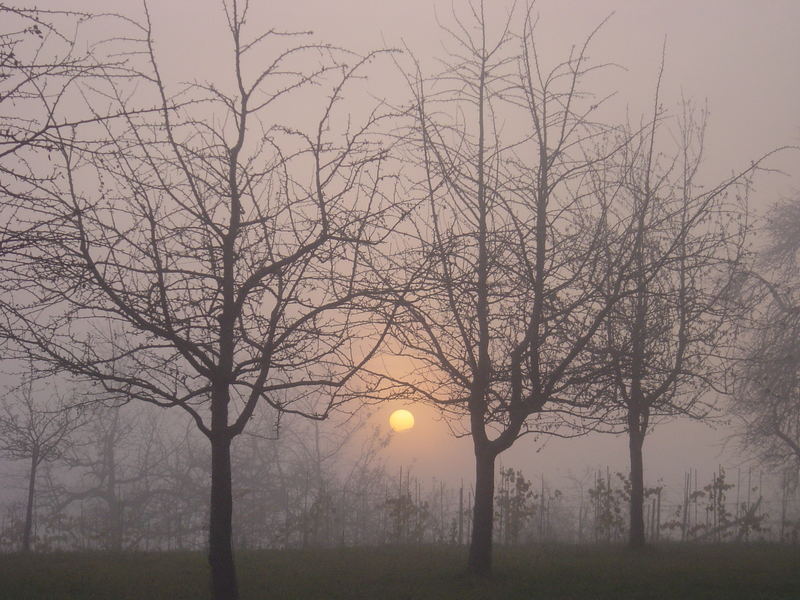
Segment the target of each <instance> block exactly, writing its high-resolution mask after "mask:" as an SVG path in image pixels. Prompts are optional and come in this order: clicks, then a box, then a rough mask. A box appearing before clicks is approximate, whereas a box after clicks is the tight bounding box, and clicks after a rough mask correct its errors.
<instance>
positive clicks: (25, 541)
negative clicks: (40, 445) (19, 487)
mask: <svg viewBox="0 0 800 600" xmlns="http://www.w3.org/2000/svg"><path fill="white" fill-rule="evenodd" d="M38 466H39V453H38V452H36V451H34V452H33V453H32V455H31V470H30V475H29V477H28V504H27V507H26V508H25V530H24V531H23V532H22V551H23V552H30V550H31V532H32V531H33V498H34V494H35V493H36V468H37V467H38Z"/></svg>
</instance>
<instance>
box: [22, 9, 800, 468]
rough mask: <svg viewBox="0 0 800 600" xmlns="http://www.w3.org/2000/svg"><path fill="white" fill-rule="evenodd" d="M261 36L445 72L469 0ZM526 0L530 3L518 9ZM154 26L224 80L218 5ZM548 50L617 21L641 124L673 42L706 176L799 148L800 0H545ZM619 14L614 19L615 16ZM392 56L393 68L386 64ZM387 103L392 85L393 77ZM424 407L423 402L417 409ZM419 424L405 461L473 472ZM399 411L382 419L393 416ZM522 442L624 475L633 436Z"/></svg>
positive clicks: (669, 440)
mask: <svg viewBox="0 0 800 600" xmlns="http://www.w3.org/2000/svg"><path fill="white" fill-rule="evenodd" d="M22 4H23V5H28V6H33V5H34V4H35V5H37V6H39V7H40V8H56V7H58V8H67V7H69V8H76V9H89V10H103V11H111V10H115V7H116V9H118V10H124V11H126V12H127V13H128V14H138V15H141V14H142V13H141V9H140V8H139V6H140V5H138V4H137V3H136V2H133V1H130V0H125V1H124V2H123V1H121V0H103V1H102V2H101V1H99V0H98V1H94V2H88V1H87V2H83V1H79V0H58V1H56V0H47V1H43V0H36V2H24V3H22ZM251 4H252V8H253V15H252V18H251V21H250V24H251V26H252V27H253V30H255V29H262V28H263V29H268V28H273V27H274V28H276V29H287V30H314V31H315V32H316V33H317V34H318V38H319V39H321V40H325V41H330V42H332V43H336V44H341V45H344V46H347V47H350V48H353V49H356V50H361V51H364V50H368V49H372V48H377V47H381V46H395V47H400V46H402V45H403V44H404V43H405V44H407V45H408V46H409V47H410V48H411V49H413V50H414V52H415V53H416V54H417V55H418V56H419V57H420V59H421V60H422V62H423V66H427V67H428V68H430V70H434V69H435V66H436V65H435V61H434V60H433V58H432V57H433V56H435V55H441V44H440V41H439V39H440V31H439V29H438V26H437V23H436V15H438V17H439V19H441V20H442V21H443V22H447V21H448V15H449V13H450V11H451V10H452V8H451V7H454V8H455V10H456V11H461V12H463V9H464V7H465V5H466V4H465V2H463V1H461V0H452V2H451V1H449V0H448V1H438V0H404V1H402V2H397V1H385V0H253V1H252V2H251ZM520 4H521V3H520ZM486 5H487V13H488V14H489V15H490V18H494V17H496V22H497V23H499V22H500V20H501V19H502V18H503V17H504V15H505V13H506V11H507V6H509V3H508V2H505V1H502V0H501V1H497V0H491V1H489V0H487V2H486ZM150 11H151V15H152V19H153V21H154V23H155V25H156V35H157V40H158V46H157V50H158V55H159V59H160V60H161V61H162V62H163V66H164V68H165V70H166V73H167V76H168V77H170V78H176V79H184V80H193V79H206V78H215V77H218V76H221V77H223V78H224V77H225V76H226V69H227V64H228V63H227V62H226V61H227V59H228V57H229V54H227V51H228V45H227V43H228V42H227V39H226V38H225V33H226V32H225V30H224V26H225V25H224V18H223V13H222V10H221V7H220V3H219V2H217V1H216V0H169V1H166V0H162V1H160V2H156V1H152V2H151V3H150ZM536 11H538V12H539V13H540V15H541V20H540V22H539V25H538V32H539V37H538V44H539V50H540V53H541V54H542V55H543V56H544V57H545V59H546V60H549V61H558V60H561V59H563V58H564V57H565V55H566V53H567V52H568V50H569V47H570V45H571V44H579V43H581V42H582V40H583V39H584V38H585V36H586V35H587V34H588V33H590V32H591V31H592V30H593V29H594V28H595V27H596V26H597V25H598V24H599V23H601V22H602V21H603V20H604V19H605V18H606V17H608V16H609V15H611V18H610V19H609V20H608V22H607V23H606V24H605V26H604V27H603V28H602V30H601V31H600V33H599V35H598V37H597V39H596V42H595V43H594V45H593V50H592V51H591V55H592V57H593V58H594V60H596V61H597V62H613V63H616V64H618V65H620V66H621V67H624V69H617V70H611V71H608V73H609V75H608V77H609V80H608V81H607V82H604V83H607V85H608V86H609V88H614V89H616V90H618V96H617V97H616V99H615V101H614V102H615V104H614V106H615V107H616V108H615V110H616V111H617V112H618V114H619V116H620V118H624V114H625V111H626V110H627V111H628V114H630V115H631V116H632V117H633V118H634V120H638V115H640V114H641V113H642V112H646V111H647V110H648V107H649V104H650V102H651V97H652V93H653V89H654V85H655V79H656V74H657V71H658V66H659V62H660V58H661V49H662V44H663V42H664V39H665V37H666V45H667V55H666V68H665V75H664V77H665V79H664V82H665V83H664V86H663V90H664V91H663V94H662V98H663V103H664V104H665V106H667V107H670V106H674V105H675V103H676V102H677V101H678V100H679V99H680V98H681V95H683V96H685V97H690V98H694V99H695V100H697V101H698V102H703V101H705V100H707V101H708V103H709V106H710V110H711V120H710V127H709V130H708V132H707V147H706V152H705V157H706V163H705V170H704V177H705V178H706V181H709V182H710V181H713V180H716V179H718V178H720V177H724V176H725V175H727V174H729V173H730V172H731V171H733V170H737V169H740V168H743V167H745V166H747V165H748V164H749V163H750V161H751V160H752V159H755V158H757V157H759V156H760V155H762V154H763V153H765V152H767V151H769V150H771V149H773V148H776V147H778V146H782V145H789V144H798V145H800V66H798V65H800V43H798V31H800V2H798V1H797V0H758V1H757V0H750V1H743V0H669V1H664V0H542V1H540V2H538V3H537V4H536ZM612 13H613V14H612ZM389 64H390V63H388V62H387V70H388V67H389ZM385 77H386V83H385V85H386V90H384V91H385V93H386V94H387V95H389V94H391V93H393V91H394V90H395V89H401V88H400V87H397V88H393V86H394V85H398V86H399V82H398V83H392V82H393V81H394V80H393V79H392V76H391V74H390V73H388V71H387V73H386V74H385ZM799 158H800V155H798V154H796V153H795V154H794V155H792V154H788V153H787V154H785V155H783V156H782V157H779V158H778V159H777V160H775V161H774V162H773V163H771V166H772V167H774V168H777V169H781V170H783V171H785V172H786V173H787V175H786V176H782V177H781V176H765V177H762V178H760V179H759V180H758V181H757V182H756V190H755V191H754V194H753V198H752V199H753V206H754V207H756V208H763V207H766V206H769V205H770V204H771V203H772V202H774V201H776V200H778V199H779V198H780V197H781V196H782V195H783V196H785V195H789V194H790V193H792V191H793V190H796V189H800V164H798V163H800V160H798V159H799ZM412 408H413V407H412ZM414 410H415V412H416V413H417V428H416V429H415V430H414V431H412V432H409V433H406V434H404V435H402V436H398V438H397V440H396V442H395V444H394V445H393V448H394V453H395V456H396V460H397V461H398V462H405V461H414V460H415V461H416V466H415V469H417V471H418V472H419V474H420V475H422V476H425V477H428V476H432V475H437V474H438V475H439V476H444V475H445V474H448V475H450V476H451V477H454V478H455V477H460V476H462V475H463V476H465V477H468V476H469V475H470V473H471V466H470V465H471V462H470V459H471V446H470V444H469V442H468V441H467V440H453V439H451V438H450V437H449V433H448V431H447V428H446V427H445V426H444V425H443V424H441V423H438V422H435V421H433V420H432V419H431V417H432V415H433V414H434V413H433V411H432V410H431V409H428V408H416V409H414ZM389 412H390V411H389V407H387V408H385V409H381V410H380V411H379V412H378V415H377V418H379V419H386V418H388V413H389ZM725 435H726V431H724V430H723V431H710V430H709V429H708V428H706V427H705V426H701V425H697V424H678V425H671V426H668V427H664V428H662V429H660V430H659V431H657V433H656V434H655V435H654V436H653V437H652V439H650V441H649V442H647V444H646V445H645V460H646V462H647V466H648V470H649V472H650V473H661V474H663V475H665V476H666V477H670V478H672V477H675V476H679V475H680V473H682V472H683V469H684V468H686V467H688V466H699V467H701V468H706V469H709V470H710V469H711V468H713V466H715V465H716V463H717V462H718V461H719V460H724V461H731V460H732V459H731V458H730V457H725V458H723V459H720V458H718V456H717V455H718V452H719V448H718V447H717V446H715V445H714V444H715V443H717V442H719V441H720V440H721V439H723V438H724V436H725ZM536 448H537V445H536V444H534V443H532V442H528V441H525V440H523V441H521V442H520V443H519V444H518V445H517V446H516V447H515V448H514V449H513V450H512V451H510V452H509V453H508V455H507V456H506V457H505V458H504V459H503V460H504V462H505V463H506V464H509V465H510V464H514V465H515V466H519V467H523V468H525V469H526V471H528V472H529V473H531V474H532V473H538V472H539V471H541V470H543V469H544V470H547V471H548V472H553V471H555V470H556V469H555V466H558V467H559V468H560V469H561V470H562V472H563V471H564V470H566V469H567V468H569V469H573V470H575V471H579V470H580V469H581V468H582V467H583V466H593V465H599V464H604V463H605V462H608V461H613V462H614V463H616V464H618V466H619V467H620V468H623V467H624V461H625V456H626V455H625V440H624V439H623V438H616V439H614V438H604V439H602V440H599V439H595V438H592V439H585V440H580V441H568V442H564V441H555V442H552V443H550V444H548V446H547V447H546V448H545V449H544V450H543V451H541V452H539V453H535V450H536Z"/></svg>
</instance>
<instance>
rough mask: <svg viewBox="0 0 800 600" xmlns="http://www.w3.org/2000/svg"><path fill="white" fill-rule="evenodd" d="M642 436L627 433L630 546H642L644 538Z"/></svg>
mask: <svg viewBox="0 0 800 600" xmlns="http://www.w3.org/2000/svg"><path fill="white" fill-rule="evenodd" d="M643 445H644V436H643V435H639V434H637V433H635V432H629V433H628V447H629V449H630V459H631V503H630V520H631V523H630V530H629V539H628V545H629V546H630V547H631V548H643V547H644V545H645V539H644V461H643V460H642V446H643Z"/></svg>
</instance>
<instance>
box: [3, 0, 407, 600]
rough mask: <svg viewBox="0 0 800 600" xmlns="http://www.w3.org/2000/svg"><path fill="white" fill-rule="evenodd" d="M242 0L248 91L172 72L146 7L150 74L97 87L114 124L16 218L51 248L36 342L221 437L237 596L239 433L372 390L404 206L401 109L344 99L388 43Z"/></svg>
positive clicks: (32, 323) (228, 552)
mask: <svg viewBox="0 0 800 600" xmlns="http://www.w3.org/2000/svg"><path fill="white" fill-rule="evenodd" d="M223 9H224V10H223V12H222V15H223V17H224V23H225V24H226V25H227V28H228V32H229V36H230V43H231V48H232V54H231V63H230V65H231V66H230V73H231V74H232V81H233V82H232V84H231V85H230V86H226V85H225V84H224V83H192V84H185V85H182V86H174V85H172V84H170V83H169V82H167V81H165V80H164V79H163V78H162V73H161V70H160V68H159V60H158V57H157V52H156V48H155V43H156V42H155V40H154V38H153V34H152V24H151V22H150V19H149V13H147V10H146V7H145V13H146V15H145V16H146V18H145V20H144V22H143V23H135V22H133V21H128V24H129V26H130V27H132V28H135V29H136V31H137V35H136V36H133V35H132V36H130V37H128V38H126V39H125V40H117V41H116V42H115V43H118V44H119V45H120V47H121V48H122V49H123V50H125V49H127V50H126V51H127V52H128V54H126V55H125V56H126V58H127V59H128V61H129V63H128V68H129V69H131V71H133V69H134V68H135V69H137V75H136V77H131V78H130V79H128V80H121V79H117V78H114V77H104V78H96V79H95V80H93V82H92V84H93V85H92V86H91V87H90V86H84V87H82V88H81V93H82V95H83V99H84V101H85V103H86V105H87V106H89V107H90V109H91V110H92V111H93V115H94V116H95V117H96V119H95V121H93V122H92V123H89V124H87V125H86V126H81V127H79V126H71V127H56V128H55V129H53V131H52V132H51V143H52V144H53V146H54V148H53V150H52V160H51V163H50V165H51V166H50V167H49V168H50V169H51V170H50V171H49V175H48V176H47V177H42V178H39V179H37V180H36V192H37V194H36V202H35V204H34V205H33V206H32V207H29V208H28V209H27V210H21V209H20V210H19V211H18V212H17V214H16V218H17V219H18V221H19V223H20V227H25V226H34V225H35V226H36V227H37V237H36V240H35V241H36V244H35V246H34V247H32V248H27V247H23V248H20V249H19V250H17V251H15V252H13V253H10V254H7V255H6V256H5V257H4V264H3V265H2V267H3V268H4V269H5V270H6V272H7V273H8V274H9V277H8V278H7V280H6V289H5V298H6V301H7V306H8V313H9V323H8V325H7V326H6V332H5V333H6V335H7V336H9V337H11V338H12V339H13V340H14V342H15V343H16V344H18V345H19V347H20V348H21V349H22V351H23V352H24V353H25V354H26V355H29V356H31V357H32V358H33V359H34V360H36V361H38V362H39V363H41V364H45V365H49V366H50V368H52V369H54V370H55V369H58V370H66V371H69V372H71V373H73V374H74V375H76V376H78V377H82V378H85V379H87V380H90V381H92V382H94V383H95V384H96V385H97V388H96V393H97V394H98V395H100V396H102V397H105V398H108V397H112V398H117V399H121V400H123V401H141V402H147V403H151V404H155V405H157V406H161V407H177V408H179V409H180V410H183V411H184V412H185V413H186V414H188V415H189V416H190V417H191V419H193V421H194V423H195V424H196V426H197V428H198V429H199V430H200V431H201V432H202V433H203V434H204V435H205V436H206V437H207V438H208V440H209V442H210V445H211V494H210V497H211V502H210V506H211V509H210V525H209V529H210V531H209V562H210V565H211V581H212V589H213V595H214V598H217V599H223V598H224V599H229V598H236V597H238V591H237V583H236V575H235V568H234V561H233V553H232V548H231V527H232V522H231V521H232V482H231V454H230V452H231V441H232V440H233V438H235V437H236V436H237V435H239V434H240V433H242V431H244V429H245V426H246V425H247V423H248V421H249V419H250V418H251V416H252V415H253V413H254V411H255V409H256V406H257V404H258V403H259V402H262V401H264V402H267V403H268V404H269V405H271V406H272V407H273V408H275V409H276V410H279V411H284V412H293V413H300V414H306V415H308V416H310V417H312V418H316V419H322V418H325V417H326V416H327V415H328V414H329V413H330V412H331V411H332V410H334V409H335V408H336V407H337V406H338V405H339V404H341V403H342V402H344V401H345V400H347V399H348V398H349V397H350V396H351V395H352V394H353V393H355V392H361V391H363V390H364V388H365V386H367V385H368V382H366V381H365V380H364V379H363V378H361V379H357V374H358V373H359V370H360V367H361V366H362V365H363V364H364V363H365V362H366V361H368V360H369V359H370V357H371V356H372V355H373V354H374V353H375V351H376V349H377V347H378V346H379V344H380V341H381V338H382V336H383V335H384V331H385V327H386V326H387V325H384V324H381V323H380V322H378V321H377V320H376V318H375V313H374V311H373V308H374V307H375V305H376V304H378V303H380V302H381V297H382V296H383V295H385V294H384V293H383V290H381V289H380V287H381V285H382V284H381V285H377V284H376V282H374V281H372V280H371V279H372V278H373V277H372V274H373V272H374V268H373V267H374V263H375V261H377V260H378V259H379V257H377V256H376V252H377V250H378V249H379V246H380V243H381V242H382V241H383V239H384V238H385V237H386V236H387V235H388V234H389V232H390V231H391V228H392V227H393V223H394V222H395V220H396V219H397V218H398V215H397V214H396V212H399V211H396V208H397V206H396V204H395V202H394V200H393V197H392V194H393V192H392V185H391V181H392V179H391V177H389V175H388V174H387V173H385V172H384V170H385V169H386V162H387V160H388V159H387V149H386V147H385V146H384V143H383V142H384V140H385V138H383V137H380V136H379V135H378V133H379V129H380V127H381V123H382V122H383V121H384V119H385V118H386V114H384V113H383V112H381V111H380V110H379V109H375V110H372V111H367V112H366V114H365V115H364V116H363V117H361V118H356V117H352V116H350V115H349V114H348V112H347V109H346V108H345V106H344V102H343V99H344V94H345V91H346V89H354V90H355V91H356V92H358V90H359V87H358V86H359V85H360V81H359V80H360V79H361V77H362V74H366V69H367V68H368V65H369V63H370V62H371V61H372V59H373V58H375V56H376V54H378V53H371V54H368V55H365V56H357V55H355V54H353V53H350V52H346V51H343V50H339V49H336V48H333V47H330V46H328V45H325V44H319V43H315V42H313V41H311V40H310V38H309V37H308V34H306V33H286V32H280V31H277V30H269V31H267V32H265V33H260V34H250V33H249V32H248V31H247V28H246V27H245V23H246V22H248V17H250V16H251V15H250V14H249V13H250V7H249V5H248V3H247V2H243V3H241V2H235V1H234V2H225V3H223ZM137 39H140V40H141V41H140V42H137V41H136V40H137ZM142 60H144V61H146V64H145V63H142V62H141V61H142ZM315 88H316V89H321V90H324V97H323V98H322V99H321V101H320V98H319V96H318V95H315V94H314V89H315ZM148 103H153V104H154V105H155V106H156V108H157V110H152V109H151V108H148V107H149V106H152V104H148ZM143 107H144V108H143ZM301 107H302V108H301ZM287 109H290V110H289V112H288V115H289V116H286V115H287V113H285V112H281V111H286V110H287ZM281 115H284V116H285V118H284V119H282V120H281ZM18 199H19V200H20V203H21V202H22V200H23V199H22V198H18Z"/></svg>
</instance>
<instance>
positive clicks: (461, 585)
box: [0, 544, 800, 600]
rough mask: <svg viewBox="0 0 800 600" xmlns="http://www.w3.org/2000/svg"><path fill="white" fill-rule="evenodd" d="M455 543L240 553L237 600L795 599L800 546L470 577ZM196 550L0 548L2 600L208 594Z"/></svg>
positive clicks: (559, 549) (529, 557) (572, 554)
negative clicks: (4, 551)
mask: <svg viewBox="0 0 800 600" xmlns="http://www.w3.org/2000/svg"><path fill="white" fill-rule="evenodd" d="M464 562H465V553H464V549H463V548H454V547H431V546H422V547H380V548H346V549H326V550H313V551H311V550H308V551H300V550H285V551H246V552H245V551H242V552H239V553H237V564H238V566H239V576H240V583H241V592H242V600H259V599H267V598H275V599H280V600H290V599H294V598H296V599H305V598H311V599H319V600H323V599H324V600H332V599H337V598H340V599H348V600H349V599H359V598H363V599H369V600H400V599H408V600H425V599H434V598H435V599H448V598H453V599H456V598H457V599H459V600H468V599H475V600H478V599H495V598H496V599H498V600H499V599H503V600H513V599H523V598H524V599H525V600H535V599H537V598H540V599H542V600H566V599H570V600H584V599H585V600H589V599H591V600H604V599H609V600H611V599H613V600H626V599H629V598H630V599H642V600H645V599H646V600H661V599H663V600H667V599H669V600H692V599H700V598H703V599H724V600H736V599H742V600H745V599H746V600H767V599H769V600H773V599H781V600H798V599H800V546H779V545H763V544H759V545H738V546H735V545H727V546H708V545H694V546H682V545H665V546H661V547H658V548H656V549H652V550H649V551H647V552H645V553H641V554H632V553H630V552H629V551H627V550H625V549H624V548H622V547H602V546H580V547H575V546H552V547H551V546H547V547H543V546H536V547H529V548H514V549H503V548H501V549H498V552H497V555H496V563H495V564H496V568H495V576H494V577H493V578H492V579H491V580H488V581H483V580H474V579H472V578H470V577H468V576H466V575H465V574H464V571H463V565H464ZM207 589H208V585H207V567H206V562H205V557H204V556H203V555H202V554H201V553H190V552H170V553H130V554H118V555H111V554H103V553H54V554H35V555H29V556H24V555H17V554H12V555H0V599H2V600H40V599H41V600H44V599H47V600H60V599H64V600H67V599H69V600H89V599H91V600H142V599H146V600H161V599H163V600H184V599H186V600H189V599H191V600H203V599H205V598H208V597H209V594H208V591H207Z"/></svg>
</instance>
